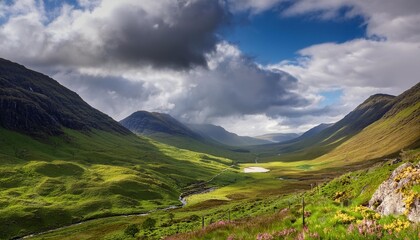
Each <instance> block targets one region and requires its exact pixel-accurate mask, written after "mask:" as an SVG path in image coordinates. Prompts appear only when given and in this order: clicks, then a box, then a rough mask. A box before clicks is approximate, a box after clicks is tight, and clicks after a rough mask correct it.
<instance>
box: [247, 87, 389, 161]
mask: <svg viewBox="0 0 420 240" xmlns="http://www.w3.org/2000/svg"><path fill="white" fill-rule="evenodd" d="M394 100H395V96H391V95H386V94H376V95H373V96H371V97H369V98H368V99H367V100H365V101H364V102H363V103H362V104H360V105H359V106H358V107H356V108H355V109H354V110H353V111H352V112H350V113H349V114H347V115H346V116H345V117H344V118H343V119H341V120H340V121H338V122H337V123H335V124H333V125H332V126H329V127H327V128H325V129H323V130H322V131H320V132H318V133H317V134H314V135H312V136H310V137H307V138H302V139H297V140H298V141H290V142H286V143H283V144H275V145H270V146H262V147H260V148H255V149H253V150H254V152H256V153H258V154H259V155H260V156H261V157H269V159H281V160H285V161H293V160H305V159H306V160H307V159H314V158H316V157H319V156H322V155H324V154H326V153H328V152H329V151H331V150H332V149H334V148H336V147H337V146H339V145H341V144H342V143H344V142H346V141H347V140H348V139H350V138H351V137H352V136H354V135H356V134H357V133H359V132H360V131H361V130H363V129H364V128H365V127H367V126H369V125H370V124H372V123H374V122H376V121H377V120H379V119H380V118H382V117H383V116H384V115H385V114H386V113H387V112H388V111H389V110H390V109H391V108H392V107H393V106H394V105H395V103H396V102H395V101H394ZM274 156H275V157H274Z"/></svg>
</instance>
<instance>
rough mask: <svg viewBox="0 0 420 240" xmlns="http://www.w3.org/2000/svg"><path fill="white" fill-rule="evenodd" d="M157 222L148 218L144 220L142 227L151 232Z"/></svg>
mask: <svg viewBox="0 0 420 240" xmlns="http://www.w3.org/2000/svg"><path fill="white" fill-rule="evenodd" d="M155 225H156V220H155V219H153V218H147V219H146V220H144V222H143V224H142V225H141V226H142V228H143V229H147V230H151V229H153V228H154V227H155Z"/></svg>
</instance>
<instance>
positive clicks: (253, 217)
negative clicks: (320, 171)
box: [33, 150, 419, 239]
mask: <svg viewBox="0 0 420 240" xmlns="http://www.w3.org/2000/svg"><path fill="white" fill-rule="evenodd" d="M418 152H419V151H418V150H417V151H413V154H412V155H410V158H412V156H416V155H417V156H418ZM411 160H412V161H417V162H418V161H419V159H418V157H417V159H416V157H414V159H411ZM283 164H286V163H283ZM400 164H402V163H399V164H391V163H390V161H388V162H383V161H382V162H377V163H376V164H374V166H372V167H370V168H365V167H363V170H358V171H353V172H349V173H346V174H344V175H342V176H340V177H337V178H333V179H332V180H331V181H329V182H324V183H321V182H319V184H318V185H317V187H315V188H313V189H312V190H311V189H310V186H309V184H308V183H309V182H313V179H308V180H307V181H296V180H292V179H289V180H287V181H284V185H280V186H278V185H277V186H278V189H279V191H277V192H276V191H275V189H271V190H270V191H273V192H271V193H270V194H269V193H268V192H266V191H267V190H268V189H266V188H263V185H261V186H260V187H261V188H260V189H258V187H254V188H253V187H252V186H251V188H249V189H240V187H239V186H235V184H234V185H233V186H235V187H234V188H233V186H232V185H231V186H226V187H223V188H220V189H219V190H216V191H214V192H211V193H208V194H200V195H196V196H193V197H191V198H189V204H188V205H187V207H185V208H182V209H176V210H172V211H170V212H168V211H158V212H154V213H152V214H150V215H148V216H132V217H128V218H121V217H114V218H109V219H107V220H106V221H105V220H94V221H92V222H89V223H86V224H82V225H77V226H73V227H70V228H67V229H64V230H61V231H57V232H53V233H49V234H44V235H41V236H37V237H35V238H33V239H98V238H100V239H119V237H118V236H120V237H121V236H124V235H123V231H124V229H125V228H126V227H127V226H128V225H130V224H136V225H138V226H139V227H140V233H139V234H138V235H137V237H138V238H140V239H142V238H146V239H160V238H161V237H165V236H171V237H170V238H169V239H227V238H228V237H234V239H256V238H257V236H258V235H259V234H263V233H268V234H273V233H276V234H278V233H279V232H282V231H283V230H285V229H289V230H290V229H294V230H293V231H292V230H290V231H291V232H292V233H290V235H287V236H286V239H295V238H296V237H297V236H298V235H299V234H300V233H301V232H302V220H301V215H302V197H304V198H305V203H306V207H305V211H307V212H308V214H309V216H308V217H307V218H306V223H307V225H308V228H309V232H310V233H312V234H313V236H315V233H316V234H318V235H319V236H320V238H321V239H340V238H342V236H351V238H352V239H369V238H370V239H376V236H370V237H369V236H367V235H360V234H358V233H357V232H350V233H349V230H348V229H349V227H350V225H351V224H353V225H357V224H360V222H361V221H362V220H363V218H364V215H366V214H367V215H369V217H368V218H372V220H375V221H376V222H377V224H379V225H381V227H384V226H385V225H387V224H391V223H394V222H396V221H397V220H398V219H400V220H402V221H406V219H405V217H396V216H387V217H381V218H379V219H377V217H376V215H375V214H374V212H372V211H368V212H367V213H366V212H364V210H363V208H361V210H360V209H358V208H356V207H360V206H363V205H365V204H366V203H367V202H368V201H369V199H370V198H371V196H372V194H373V193H374V191H375V190H376V189H377V187H378V186H379V184H380V183H381V182H382V181H384V180H385V179H387V178H388V177H389V175H390V173H391V171H393V170H394V169H395V168H397V167H398V166H399V165H400ZM271 165H272V166H274V165H275V164H274V163H271ZM297 166H298V165H297ZM241 167H245V166H241ZM293 171H294V169H293V167H290V169H287V170H283V172H281V170H280V168H278V169H276V170H275V171H271V172H274V173H271V172H270V173H271V174H273V175H272V176H274V175H276V174H278V173H281V174H283V175H284V176H286V175H287V173H288V174H289V175H288V176H291V175H292V174H293V173H292V172H293ZM238 174H239V173H238ZM268 176H269V175H268V174H266V175H264V174H256V175H254V174H252V177H249V178H245V179H244V180H243V181H251V180H252V179H254V181H255V182H254V183H258V182H259V181H260V180H262V182H264V181H268V180H267V179H269V178H271V177H268ZM277 181H280V180H277ZM302 182H303V185H301V186H300V189H306V190H305V191H296V187H297V186H294V187H292V186H293V185H289V184H292V183H302ZM241 183H242V181H241ZM273 183H274V182H273ZM237 184H240V183H237ZM287 187H290V188H294V189H289V190H290V191H289V193H287V192H288V190H287ZM297 188H298V189H299V187H297ZM280 190H281V191H280ZM233 191H234V192H233ZM246 192H248V193H249V195H246ZM337 192H345V193H346V194H345V195H344V197H341V198H340V200H339V201H337V197H336V196H337ZM233 193H235V194H233ZM264 193H266V194H264ZM242 194H245V195H244V196H242ZM251 194H253V196H252V195H251ZM235 195H236V196H235ZM207 196H208V197H207ZM228 196H230V197H228ZM214 197H216V198H215V199H211V198H214ZM219 203H221V204H219ZM289 206H290V209H288V208H289ZM170 213H173V214H174V219H173V220H171V218H170ZM229 215H230V219H231V220H232V222H230V223H229V222H228V219H229ZM367 215H366V216H367ZM343 216H344V217H346V216H347V217H350V220H349V221H347V220H346V219H345V218H343ZM148 217H151V218H154V219H156V220H157V226H156V228H154V229H153V230H145V229H141V225H142V223H143V221H144V220H145V219H146V218H148ZM202 217H204V222H205V226H206V227H205V228H204V229H203V230H201V220H202V219H201V218H202ZM373 218H374V219H373ZM220 221H221V222H220ZM381 234H382V236H381V239H401V238H402V239H404V238H408V239H415V237H416V236H417V234H419V229H418V225H413V224H411V225H410V227H409V228H407V229H404V230H402V231H400V232H395V231H394V232H392V234H389V233H387V232H384V231H381ZM307 235H309V233H307ZM413 237H414V238H413ZM279 239H283V238H279ZM314 239H317V238H314Z"/></svg>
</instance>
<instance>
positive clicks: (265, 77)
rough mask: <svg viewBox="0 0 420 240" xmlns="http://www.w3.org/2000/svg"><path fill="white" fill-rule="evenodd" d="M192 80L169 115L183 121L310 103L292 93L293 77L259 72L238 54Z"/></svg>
mask: <svg viewBox="0 0 420 240" xmlns="http://www.w3.org/2000/svg"><path fill="white" fill-rule="evenodd" d="M224 51H227V50H226V49H224ZM192 77H193V78H196V79H197V80H196V81H195V87H194V88H192V89H190V91H188V92H187V93H186V94H185V95H184V96H183V97H182V98H180V99H177V101H175V106H176V107H175V108H174V109H173V110H172V112H171V113H172V114H174V115H176V116H181V117H182V118H184V119H186V120H193V121H196V120H198V121H200V120H205V119H207V118H212V117H223V116H231V115H244V114H245V115H247V114H261V113H266V112H267V111H268V110H270V109H273V108H274V107H281V106H287V107H301V106H306V105H308V104H310V101H309V100H308V99H305V98H304V97H302V96H301V95H299V94H297V93H295V92H294V91H293V90H296V89H297V87H298V82H297V80H296V78H294V77H293V76H291V75H289V74H287V73H285V72H282V71H270V70H266V69H262V68H260V67H259V66H258V65H256V64H255V63H254V62H253V61H252V60H251V59H249V58H246V57H245V56H242V55H241V56H235V57H233V58H228V59H225V60H224V61H222V62H220V63H219V64H218V65H217V67H216V68H214V69H212V70H211V71H207V72H206V73H205V74H202V73H201V74H200V75H199V76H194V75H193V76H192ZM273 114H277V115H278V114H279V112H273ZM197 116H198V117H197ZM194 118H198V119H194Z"/></svg>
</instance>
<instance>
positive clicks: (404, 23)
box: [282, 0, 420, 42]
mask: <svg viewBox="0 0 420 240" xmlns="http://www.w3.org/2000/svg"><path fill="white" fill-rule="evenodd" d="M343 10H344V12H345V14H344V17H347V18H351V17H354V16H357V15H359V16H363V17H364V18H365V20H366V23H367V25H368V28H367V34H368V36H372V35H380V36H385V37H386V38H387V39H389V40H391V41H410V42H418V41H419V40H420V24H419V23H420V15H419V14H418V13H419V12H420V2H419V1H418V0H401V1H393V0H370V1H364V0H298V1H295V3H294V4H292V5H291V6H290V7H289V8H287V9H286V10H285V11H284V12H283V13H282V14H283V15H284V16H296V15H303V14H318V16H320V17H321V18H323V19H331V18H334V17H337V16H342V15H343Z"/></svg>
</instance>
